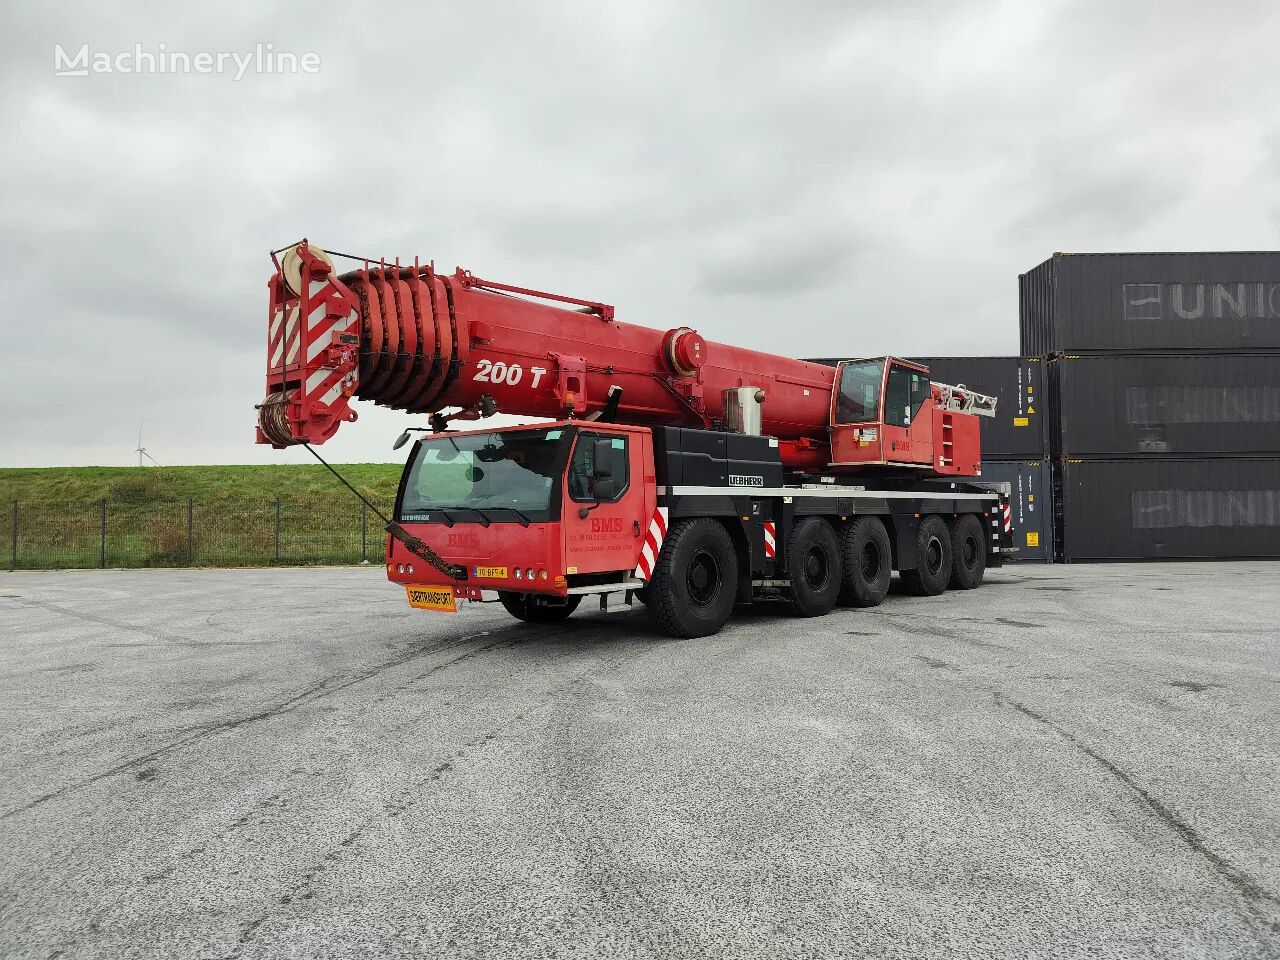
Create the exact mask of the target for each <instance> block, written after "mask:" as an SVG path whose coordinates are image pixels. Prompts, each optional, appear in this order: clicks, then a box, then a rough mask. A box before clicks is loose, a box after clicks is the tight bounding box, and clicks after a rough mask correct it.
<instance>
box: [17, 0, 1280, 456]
mask: <svg viewBox="0 0 1280 960" xmlns="http://www.w3.org/2000/svg"><path fill="white" fill-rule="evenodd" d="M4 17H5V27H6V29H5V30H4V31H3V32H2V33H0V54H2V55H0V168H2V169H4V171H5V186H6V189H5V192H4V193H3V195H0V284H2V287H0V289H3V290H4V293H5V302H6V311H5V312H4V314H3V316H4V320H3V321H0V322H2V323H3V325H4V329H3V339H2V340H0V342H2V343H3V347H2V348H0V349H2V350H3V351H4V356H5V359H6V360H7V361H8V363H7V364H6V367H7V369H9V370H11V371H12V373H11V378H10V381H9V383H8V384H7V386H8V388H9V391H10V394H11V396H12V397H13V398H14V399H13V404H14V406H15V407H16V409H17V411H18V414H19V415H17V416H13V417H9V418H6V419H5V420H4V421H0V464H16V463H23V464H35V463H81V462H120V463H128V462H130V459H131V457H130V453H129V451H130V450H131V449H132V445H133V439H132V438H133V436H134V434H135V432H136V425H137V418H138V416H139V415H141V414H143V413H145V414H146V416H147V418H148V432H149V433H154V436H155V438H156V440H157V441H161V442H160V443H158V444H157V445H156V446H157V449H156V451H155V452H156V453H157V456H159V455H160V452H161V450H163V448H164V447H165V445H166V444H167V445H168V446H169V447H170V449H172V450H173V451H176V452H180V453H181V458H182V459H186V460H189V461H192V462H201V461H242V462H243V461H255V460H279V459H288V458H289V457H290V456H292V455H291V454H290V455H284V456H282V455H281V454H279V453H277V452H274V451H269V450H265V449H262V448H257V447H255V446H254V445H253V444H252V443H251V439H252V429H251V427H252V405H253V404H254V403H255V402H257V401H258V400H259V399H261V391H262V386H263V384H262V381H263V372H264V371H263V367H264V356H263V353H264V352H265V348H264V346H263V342H262V341H263V337H264V333H263V327H264V324H265V317H264V315H265V295H264V289H265V281H266V277H267V274H268V270H269V266H268V261H267V258H266V251H267V250H268V249H269V248H270V247H273V246H278V245H280V244H283V243H285V242H288V241H290V240H293V239H295V238H296V237H298V236H300V235H302V234H306V235H308V236H310V237H312V238H313V239H316V240H318V241H319V242H321V243H322V244H324V245H326V246H330V247H333V248H336V249H339V250H344V251H350V252H355V253H369V254H371V255H374V256H379V255H386V256H389V257H394V256H400V257H402V258H406V259H408V258H412V257H414V256H415V255H417V256H421V257H423V258H424V259H431V258H434V259H435V260H436V261H437V264H438V265H439V266H441V267H443V268H445V269H450V268H452V266H454V265H455V264H461V265H464V266H466V267H468V268H470V269H472V270H474V271H475V272H476V273H477V274H478V275H481V276H488V277H492V278H494V279H499V280H510V281H512V282H516V283H520V284H523V285H528V286H532V287H537V288H541V289H549V290H558V291H563V292H566V293H570V294H576V295H579V296H587V297H591V298H593V299H601V300H605V301H607V302H611V303H615V304H617V306H618V309H619V315H620V316H622V317H624V318H626V319H628V320H631V321H633V322H640V323H651V324H653V325H654V326H672V325H677V324H688V325H691V326H696V327H697V328H698V329H699V330H700V331H701V332H702V333H703V334H704V335H706V336H707V337H709V338H711V339H718V340H727V341H731V342H735V343H741V344H742V345H744V346H750V347H754V348H757V349H767V350H777V351H780V352H786V353H792V354H801V355H803V354H813V355H828V356H834V355H852V354H875V353H881V352H896V353H905V354H912V353H915V354H921V353H948V352H951V353H969V352H972V353H993V352H1012V351H1014V350H1016V348H1017V334H1016V329H1017V323H1016V310H1017V288H1016V277H1017V274H1018V272H1019V271H1022V270H1025V269H1026V268H1028V267H1029V266H1031V265H1033V264H1035V263H1037V262H1039V261H1040V260H1042V259H1043V258H1044V257H1045V256H1047V255H1048V254H1049V253H1051V252H1052V251H1053V250H1055V249H1073V250H1088V249H1099V248H1103V249H1125V248H1145V249H1170V248H1179V247H1181V248H1196V247H1206V246H1231V247H1249V248H1267V247H1271V246H1274V244H1275V239H1274V237H1275V223H1276V218H1277V216H1280V214H1277V211H1278V210H1280V197H1278V195H1277V182H1278V175H1277V173H1276V169H1277V168H1276V166H1275V164H1274V163H1273V162H1271V160H1272V159H1273V158H1274V156H1275V152H1276V144H1277V143H1280V120H1278V119H1277V118H1276V116H1275V111H1274V109H1273V104H1274V103H1275V102H1276V100H1277V98H1278V96H1277V95H1280V84H1278V83H1277V80H1278V78H1280V68H1277V67H1276V66H1275V64H1274V57H1273V54H1272V50H1271V49H1270V47H1271V42H1270V38H1271V37H1273V36H1274V35H1275V30H1276V27H1277V25H1278V24H1277V13H1276V12H1275V10H1274V8H1273V7H1272V6H1271V5H1266V4H1262V3H1241V4H1227V5H1219V7H1215V8H1213V9H1210V8H1206V7H1205V6H1204V5H1203V4H1191V3H1182V2H1178V3H1159V4H1155V3H1137V4H1125V5H1116V4H1107V3H1102V2H1082V3H1071V4H1016V5H1015V4H1006V5H985V4H956V3H933V2H915V3H905V4H904V3H888V2H885V3H873V4H856V5H851V4H847V3H836V2H832V3H822V2H811V3H799V4H786V5H781V4H767V3H763V2H752V3H723V4H706V5H689V4H677V3H674V2H668V3H657V4H638V3H637V4H621V3H619V4H588V3H584V2H564V3H551V4H514V3H498V2H492V3H483V2H481V3H473V4H465V5H464V4H448V3H433V4H418V3H402V4H388V5H383V6H379V7H378V8H376V13H375V12H370V11H357V10H355V9H353V8H352V7H351V6H350V5H343V4H337V3H332V2H323V0H318V2H314V3H311V4H308V5H307V6H306V9H305V16H304V15H300V14H299V13H298V9H297V8H292V9H290V10H285V11H279V10H276V9H274V8H270V7H267V6H259V7H240V8H227V7H225V6H220V7H214V6H209V7H200V6H191V5H177V4H171V5H167V6H159V7H157V6H155V5H143V4H138V5H137V6H134V7H128V6H125V7H121V6H112V7H107V6H105V5H101V4H92V3H87V2H84V3H70V4H62V5H59V7H58V8H57V9H56V10H55V9H54V8H52V7H49V6H48V5H43V6H42V5H37V4H26V5H16V6H14V5H11V7H10V8H9V9H6V11H5V14H4ZM1207 38H1212V39H1214V40H1215V42H1207ZM57 41H61V42H62V43H64V44H67V45H71V46H77V45H78V44H79V43H82V42H85V41H88V42H89V43H90V44H91V45H92V46H93V47H94V48H95V49H106V50H110V49H121V50H122V49H127V48H131V47H132V45H133V44H134V43H135V42H141V43H143V44H146V45H149V46H150V47H152V48H154V46H155V45H156V44H157V43H159V42H164V43H166V44H167V45H168V46H169V48H170V49H174V50H178V49H185V50H201V49H208V50H215V51H216V50H223V49H225V50H244V49H247V48H250V47H252V45H253V44H254V43H257V42H259V41H262V42H266V41H271V42H274V43H276V44H277V45H278V46H280V47H282V48H287V49H291V50H294V51H306V50H312V51H315V52H317V53H319V55H320V56H321V60H322V67H321V70H320V72H319V73H318V74H316V75H314V76H298V77H272V76H254V75H250V76H247V77H245V79H243V80H241V81H240V82H233V81H231V80H230V79H229V78H226V77H194V76H192V77H158V76H150V77H145V76H119V75H118V76H112V77H102V76H91V77H88V78H82V79H55V78H53V76H52V60H53V55H52V48H53V44H54V43H55V42H57ZM1217 41H1221V42H1217ZM780 318H785V320H783V319H780ZM361 410H362V417H363V419H364V421H365V422H364V423H362V424H361V425H359V426H357V427H355V428H348V429H346V430H344V431H342V432H341V433H340V434H339V436H338V437H337V438H336V439H335V440H334V441H333V444H332V446H331V447H330V448H329V452H330V455H332V456H334V457H335V458H337V459H353V460H359V459H373V458H376V459H385V458H386V457H387V456H388V452H387V446H386V441H387V438H388V436H389V435H393V434H394V433H395V432H396V431H397V429H398V424H399V420H398V418H397V415H395V414H393V413H389V412H387V411H382V410H376V409H364V407H363V405H362V407H361ZM362 428H363V429H362ZM162 459H164V458H162ZM172 459H173V458H170V461H172Z"/></svg>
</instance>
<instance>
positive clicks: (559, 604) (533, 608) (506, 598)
mask: <svg viewBox="0 0 1280 960" xmlns="http://www.w3.org/2000/svg"><path fill="white" fill-rule="evenodd" d="M498 600H500V601H501V602H502V605H503V606H504V607H506V608H507V613H509V614H511V615H512V616H513V617H515V618H516V619H517V620H523V621H524V622H525V623H559V622H560V621H561V620H567V619H568V618H569V614H571V613H573V611H574V610H576V609H578V604H579V603H581V602H582V598H581V597H565V598H564V599H563V601H561V599H560V598H559V597H543V596H540V595H538V594H532V593H515V592H513V591H509V590H500V591H498Z"/></svg>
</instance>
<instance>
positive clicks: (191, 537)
mask: <svg viewBox="0 0 1280 960" xmlns="http://www.w3.org/2000/svg"><path fill="white" fill-rule="evenodd" d="M195 504H196V502H195V500H193V499H189V500H187V566H188V567H191V566H195V562H196V540H195V529H196V523H195V519H196V518H195V513H196V507H195Z"/></svg>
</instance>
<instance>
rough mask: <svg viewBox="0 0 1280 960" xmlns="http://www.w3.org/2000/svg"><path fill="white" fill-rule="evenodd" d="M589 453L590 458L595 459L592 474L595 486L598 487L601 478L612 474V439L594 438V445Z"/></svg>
mask: <svg viewBox="0 0 1280 960" xmlns="http://www.w3.org/2000/svg"><path fill="white" fill-rule="evenodd" d="M591 453H592V459H593V460H594V461H595V469H594V470H593V471H592V474H593V475H594V476H595V478H596V487H597V489H598V488H599V486H600V481H601V480H604V479H606V478H609V477H612V476H613V441H612V440H596V441H595V447H594V449H593V450H592V451H591Z"/></svg>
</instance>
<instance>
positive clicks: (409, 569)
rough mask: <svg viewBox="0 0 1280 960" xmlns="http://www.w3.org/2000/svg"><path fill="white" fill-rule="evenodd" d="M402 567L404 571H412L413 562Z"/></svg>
mask: <svg viewBox="0 0 1280 960" xmlns="http://www.w3.org/2000/svg"><path fill="white" fill-rule="evenodd" d="M404 569H405V571H406V572H407V573H413V564H412V563H411V564H409V565H408V566H407V567H405V568H404Z"/></svg>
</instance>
